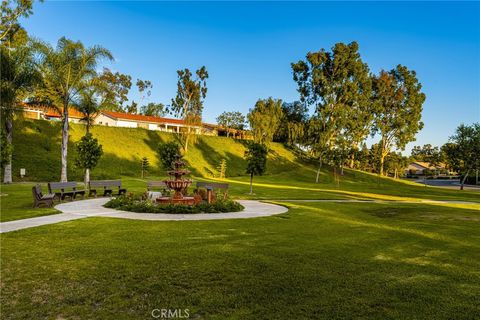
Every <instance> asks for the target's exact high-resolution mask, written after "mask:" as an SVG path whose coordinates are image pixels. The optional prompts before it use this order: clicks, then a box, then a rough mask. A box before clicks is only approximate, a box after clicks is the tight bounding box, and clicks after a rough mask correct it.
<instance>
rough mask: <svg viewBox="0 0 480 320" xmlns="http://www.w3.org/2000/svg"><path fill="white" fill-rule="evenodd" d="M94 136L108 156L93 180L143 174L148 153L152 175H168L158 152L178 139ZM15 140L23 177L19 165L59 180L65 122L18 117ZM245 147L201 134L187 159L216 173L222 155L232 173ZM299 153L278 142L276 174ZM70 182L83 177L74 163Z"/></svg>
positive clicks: (79, 128)
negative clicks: (142, 170)
mask: <svg viewBox="0 0 480 320" xmlns="http://www.w3.org/2000/svg"><path fill="white" fill-rule="evenodd" d="M84 130H85V129H84V126H83V125H75V124H72V125H71V128H70V141H71V143H70V144H69V153H68V156H69V157H68V159H69V163H72V164H73V159H74V158H75V148H74V143H75V142H77V141H78V140H79V139H80V138H81V137H82V135H84V133H85V132H84ZM92 133H93V135H94V136H95V137H96V138H97V139H98V140H99V142H100V143H101V144H102V146H103V150H104V156H103V157H102V159H101V160H100V162H99V164H98V166H97V168H95V169H94V170H93V171H92V178H93V179H102V178H118V177H120V176H139V174H140V159H141V158H142V157H147V158H148V159H149V161H150V164H151V170H150V171H151V174H152V175H163V174H164V170H163V169H161V168H160V166H159V161H158V158H157V155H156V149H157V146H158V144H159V143H161V142H165V141H169V140H172V139H173V138H174V136H173V135H172V134H168V133H162V132H155V131H149V130H144V129H129V128H114V127H104V126H95V127H93V129H92ZM14 134H15V138H14V146H15V148H14V155H13V164H14V174H15V178H16V180H17V181H18V180H19V176H18V174H19V168H20V167H23V168H26V170H27V177H26V178H25V179H28V180H30V181H55V180H58V178H59V175H60V142H61V136H60V123H55V122H51V121H41V120H37V121H17V122H16V123H15V132H14ZM244 151H245V147H244V145H243V144H242V142H240V141H235V140H233V139H229V138H226V137H205V136H201V137H199V139H198V141H197V143H196V145H194V146H192V147H190V148H189V152H188V154H187V156H186V160H187V162H188V163H189V168H190V169H191V170H192V174H193V175H195V176H203V177H212V176H213V175H214V173H215V172H216V167H217V166H218V165H219V163H220V161H221V160H222V159H226V160H227V162H228V168H227V175H228V176H230V177H231V176H239V175H243V174H244V173H245V160H244V159H243V154H244ZM294 161H295V158H294V156H293V155H292V154H291V153H290V152H289V151H288V150H286V149H285V148H284V147H283V146H282V145H280V144H273V145H272V152H271V155H270V164H271V165H270V170H269V172H270V173H271V174H275V173H278V172H283V171H285V170H292V169H294V168H297V167H298V166H297V165H296V164H295V163H294ZM69 178H70V180H73V179H76V180H81V178H82V174H81V172H80V171H79V170H77V169H76V168H75V167H74V166H73V165H70V166H69Z"/></svg>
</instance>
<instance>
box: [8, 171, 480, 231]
mask: <svg viewBox="0 0 480 320" xmlns="http://www.w3.org/2000/svg"><path fill="white" fill-rule="evenodd" d="M314 174H315V170H314V169H313V168H311V167H309V166H308V165H302V166H301V167H299V168H298V169H297V170H295V171H285V172H283V173H276V174H271V173H269V174H266V175H264V176H258V177H255V178H254V194H253V195H250V194H249V191H250V185H249V177H247V176H239V177H232V178H229V177H228V178H226V179H222V180H218V179H212V178H205V177H193V180H194V184H193V185H192V187H190V192H193V188H194V186H195V181H217V182H218V181H220V182H226V183H228V184H229V193H230V195H231V197H233V198H235V199H258V200H289V199H315V200H335V199H360V200H387V201H392V200H393V201H416V202H421V201H425V200H427V201H429V200H440V201H443V200H448V201H468V202H475V203H480V192H478V191H459V190H450V189H442V188H438V187H430V186H427V187H425V186H421V185H418V184H414V183H410V182H406V181H400V180H394V179H390V178H380V177H378V176H375V175H372V174H368V173H365V172H360V171H354V170H346V171H345V175H344V176H342V177H339V178H338V179H335V178H334V177H333V175H332V174H331V172H330V169H329V168H326V169H324V170H323V171H322V175H321V180H320V183H314V182H313V179H314ZM121 179H122V183H123V185H124V186H125V187H126V188H127V189H128V191H129V192H134V193H142V192H145V191H146V185H147V180H163V179H166V176H153V175H150V176H148V177H146V178H144V179H141V178H135V177H121ZM34 184H35V182H24V183H14V184H11V185H0V188H1V192H2V196H1V197H0V209H1V210H0V221H3V222H5V221H11V220H17V219H24V218H31V217H36V216H42V215H49V214H55V213H58V211H57V210H55V209H54V208H37V209H34V208H32V204H33V200H32V194H31V188H32V186H33V185H34ZM80 185H81V183H80ZM41 186H42V188H43V192H44V193H46V192H47V184H46V183H41Z"/></svg>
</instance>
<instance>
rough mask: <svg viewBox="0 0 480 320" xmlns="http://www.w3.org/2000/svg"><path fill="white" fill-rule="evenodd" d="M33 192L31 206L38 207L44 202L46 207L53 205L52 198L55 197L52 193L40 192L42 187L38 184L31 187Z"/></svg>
mask: <svg viewBox="0 0 480 320" xmlns="http://www.w3.org/2000/svg"><path fill="white" fill-rule="evenodd" d="M32 194H33V207H34V208H38V207H40V205H42V204H44V205H46V206H48V207H52V206H53V199H54V198H55V194H54V193H49V194H42V187H40V185H39V184H37V185H36V186H34V187H32Z"/></svg>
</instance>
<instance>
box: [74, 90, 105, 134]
mask: <svg viewBox="0 0 480 320" xmlns="http://www.w3.org/2000/svg"><path fill="white" fill-rule="evenodd" d="M99 95H100V94H99V92H98V89H97V88H96V87H94V86H93V85H92V87H90V88H87V89H85V90H84V91H82V92H81V93H80V94H79V97H78V100H77V101H75V102H73V106H74V107H75V109H77V110H78V111H79V112H81V113H82V115H83V118H82V119H80V121H81V122H83V123H85V130H86V133H87V134H88V133H89V132H90V128H91V127H92V125H93V123H94V121H95V116H96V115H97V114H98V112H99V111H100V110H101V108H102V106H103V103H102V102H99Z"/></svg>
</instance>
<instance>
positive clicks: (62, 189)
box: [48, 181, 85, 201]
mask: <svg viewBox="0 0 480 320" xmlns="http://www.w3.org/2000/svg"><path fill="white" fill-rule="evenodd" d="M48 192H49V193H53V194H55V197H56V198H58V199H59V200H60V201H62V200H65V198H66V197H70V199H75V198H76V197H77V195H78V194H79V195H81V196H82V198H83V197H85V189H80V190H79V189H77V183H76V182H75V181H71V182H49V183H48Z"/></svg>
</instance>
